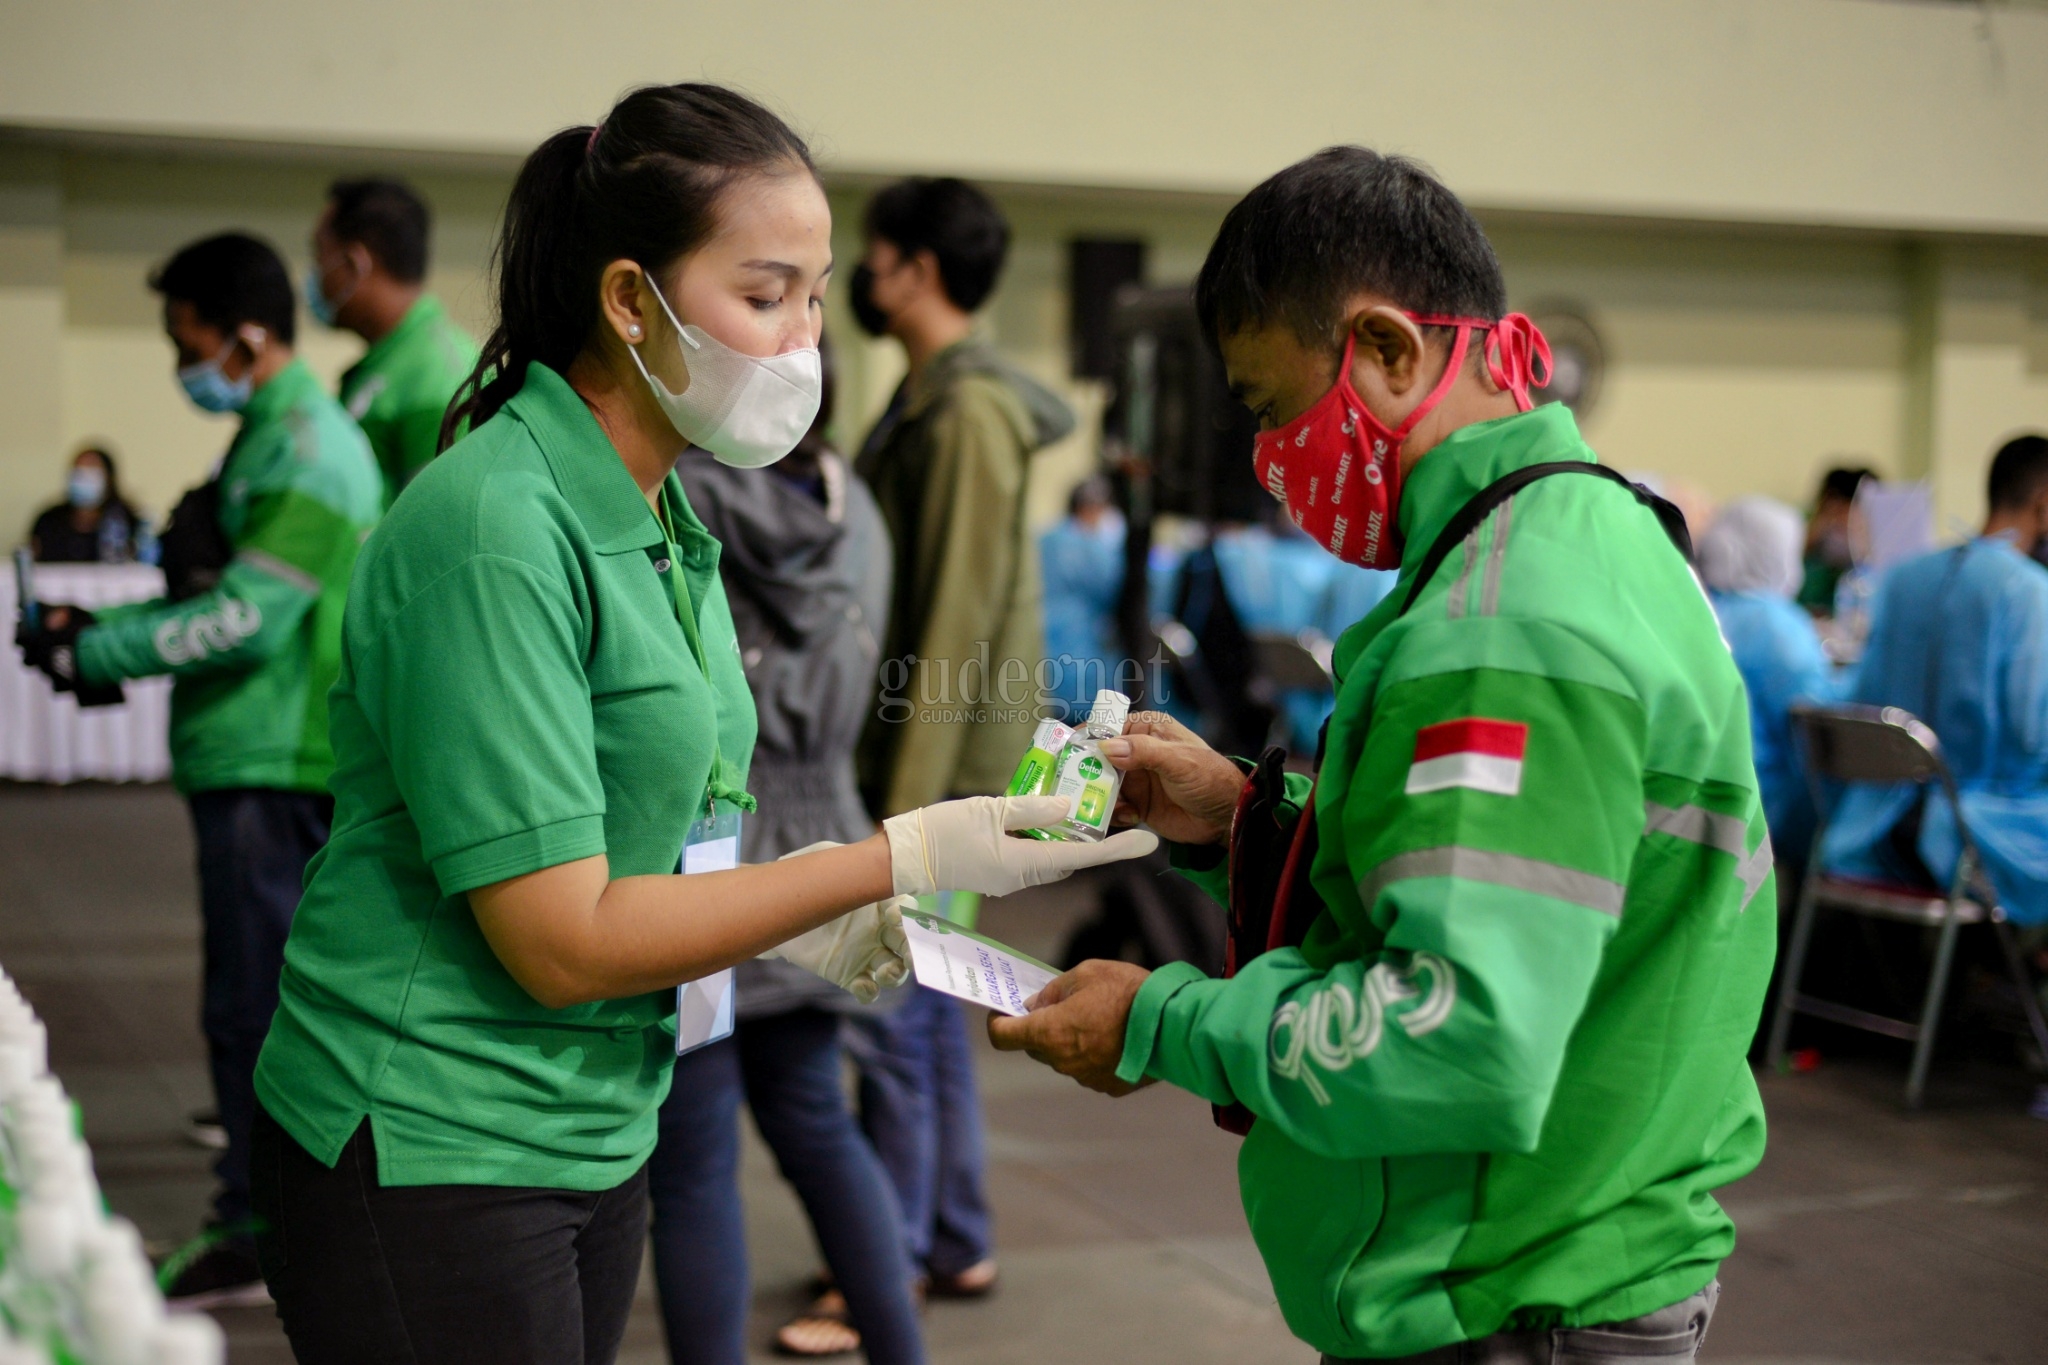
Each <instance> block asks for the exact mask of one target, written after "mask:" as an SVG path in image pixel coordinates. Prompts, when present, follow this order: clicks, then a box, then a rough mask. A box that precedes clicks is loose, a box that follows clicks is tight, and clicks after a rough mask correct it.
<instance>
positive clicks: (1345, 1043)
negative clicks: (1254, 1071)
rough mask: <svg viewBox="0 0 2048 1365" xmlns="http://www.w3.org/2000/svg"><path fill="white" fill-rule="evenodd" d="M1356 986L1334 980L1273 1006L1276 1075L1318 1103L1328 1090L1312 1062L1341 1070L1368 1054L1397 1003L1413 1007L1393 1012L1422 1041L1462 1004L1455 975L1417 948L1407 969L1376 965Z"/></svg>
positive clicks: (1270, 1045) (1270, 1038) (1271, 1046)
mask: <svg viewBox="0 0 2048 1365" xmlns="http://www.w3.org/2000/svg"><path fill="white" fill-rule="evenodd" d="M1424 977H1427V978H1429V989H1428V990H1427V991H1424V990H1423V989H1422V987H1421V985H1420V984H1418V983H1419V982H1420V981H1421V979H1422V978H1424ZM1358 986H1359V989H1358V993H1357V994H1356V995H1353V994H1352V993H1351V987H1349V986H1347V985H1345V984H1344V983H1343V982H1341V981H1333V982H1331V983H1330V984H1329V985H1327V986H1325V987H1323V988H1322V989H1321V990H1319V991H1313V992H1311V993H1310V994H1309V995H1308V996H1307V997H1306V998H1305V999H1302V1000H1289V1001H1288V1002H1287V1003H1285V1004H1283V1005H1282V1006H1280V1008H1279V1009H1277V1010H1275V1011H1273V1025H1272V1028H1271V1029H1270V1030H1269V1031H1268V1033H1267V1035H1266V1042H1267V1050H1268V1052H1269V1053H1270V1055H1271V1057H1272V1061H1273V1074H1274V1075H1276V1076H1279V1077H1282V1078H1283V1079H1286V1080H1290V1081H1300V1082H1301V1083H1302V1084H1303V1085H1304V1086H1306V1087H1307V1088H1308V1093H1309V1094H1311V1095H1313V1096H1314V1097H1315V1101H1316V1103H1317V1104H1328V1103H1329V1102H1330V1092H1329V1091H1328V1090H1326V1089H1324V1088H1323V1083H1322V1081H1321V1080H1320V1079H1318V1078H1317V1076H1316V1074H1315V1072H1313V1071H1311V1070H1309V1066H1308V1064H1309V1063H1310V1062H1314V1063H1315V1064H1316V1065H1317V1066H1319V1067H1321V1068H1322V1069H1323V1070H1324V1071H1326V1072H1331V1073H1335V1072H1339V1071H1343V1070H1345V1069H1346V1068H1348V1067H1349V1066H1350V1065H1351V1064H1352V1063H1353V1062H1355V1061H1357V1060H1358V1059H1359V1058H1361V1057H1370V1056H1371V1055H1372V1054H1373V1052H1374V1051H1376V1050H1377V1049H1378V1047H1379V1045H1380V1040H1381V1039H1382V1038H1384V1037H1385V1036H1386V1021H1387V1017H1388V1015H1389V1014H1390V1013H1392V1012H1393V1009H1394V1007H1395V1006H1396V1005H1407V1006H1408V1008H1406V1009H1404V1010H1402V1011H1401V1012H1400V1013H1399V1014H1396V1015H1394V1019H1395V1022H1397V1023H1399V1024H1400V1026H1401V1029H1402V1031H1403V1032H1405V1033H1406V1034H1407V1035H1408V1036H1409V1037H1410V1038H1420V1037H1421V1036H1422V1035H1424V1034H1425V1033H1432V1032H1434V1031H1436V1030H1437V1029H1440V1028H1442V1027H1443V1025H1444V1021H1445V1020H1446V1019H1449V1018H1450V1017H1451V1009H1452V1007H1453V1006H1455V1005H1456V1004H1457V1003H1458V976H1457V972H1456V971H1455V970H1454V969H1453V968H1452V966H1451V964H1450V963H1449V962H1448V961H1446V960H1445V959H1444V958H1442V957H1439V956H1438V955H1437V954H1435V953H1417V954H1415V955H1414V956H1413V957H1412V958H1410V959H1409V960H1408V965H1407V967H1405V968H1400V967H1396V966H1394V964H1393V963H1391V962H1380V963H1376V964H1374V966H1373V967H1372V969H1371V970H1369V971H1368V972H1366V974H1365V976H1364V978H1363V979H1362V980H1361V981H1360V982H1359V983H1358Z"/></svg>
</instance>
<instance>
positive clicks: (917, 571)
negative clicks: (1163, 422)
mask: <svg viewBox="0 0 2048 1365" xmlns="http://www.w3.org/2000/svg"><path fill="white" fill-rule="evenodd" d="M863 231H864V236H865V240H866V248H865V254H864V255H863V257H862V258H861V263H860V266H859V268H858V269H857V270H856V271H855V272H854V276H853V282H852V300H853V313H854V320H855V321H856V322H858V323H859V324H860V326H861V328H862V329H863V330H864V331H866V332H867V333H868V334H869V335H870V336H877V337H880V336H887V337H890V338H892V339H894V340H895V341H896V343H897V344H898V345H900V346H902V348H903V354H904V358H905V359H906V360H907V361H908V362H909V373H907V374H906V375H905V376H904V378H903V382H902V383H901V384H899V385H898V386H897V388H896V392H895V394H894V396H893V397H891V398H890V400H889V405H888V407H887V408H886V409H884V411H883V413H882V416H881V418H880V419H879V420H878V421H877V422H876V423H875V426H874V429H873V430H872V431H870V432H869V433H868V437H867V440H866V441H865V442H864V443H863V445H862V447H861V453H860V459H859V462H858V466H857V467H858V471H859V473H860V476H861V477H862V478H863V479H865V480H866V481H867V484H868V486H869V487H870V488H872V489H873V490H874V493H875V501H876V502H877V504H878V505H879V506H880V507H881V509H882V519H883V521H884V522H885V523H887V525H888V528H889V536H890V539H891V541H892V542H893V543H894V546H895V564H894V566H893V570H892V577H893V584H892V587H891V591H890V606H889V625H888V632H887V634H886V635H884V637H883V644H882V669H883V676H882V681H883V685H884V688H885V695H884V696H883V697H882V698H881V701H880V704H879V705H877V706H876V708H875V710H874V712H873V714H872V715H871V716H870V718H869V720H868V725H867V729H866V732H865V733H864V734H863V736H862V738H861V748H860V754H859V768H860V780H861V789H862V795H863V797H864V798H865V799H866V801H867V803H868V809H869V810H870V811H872V812H873V813H874V814H876V815H878V816H891V815H895V814H896V813H897V812H899V811H904V810H910V809H913V808H915V807H918V806H921V805H924V804H926V803H927V802H931V801H937V800H941V799H943V798H946V797H950V796H966V795H971V794H975V793H988V792H1000V791H1001V790H1003V788H1004V787H1005V786H1006V785H1008V783H1009V780H1010V773H1011V771H1012V769H1014V768H1015V767H1016V764H1017V758H1018V756H1019V755H1020V754H1022V753H1023V752H1024V751H1025V749H1027V748H1029V747H1030V743H1031V732H1032V729H1033V727H1034V725H1035V724H1036V706H1035V703H1036V702H1037V697H1036V693H1035V689H1036V672H1037V668H1038V665H1039V662H1040V661H1041V660H1042V659H1043V658H1044V655H1045V635H1044V624H1043V622H1042V620H1041V617H1040V591H1041V590H1040V582H1039V572H1038V547H1037V545H1036V544H1035V543H1034V542H1033V540H1032V537H1031V535H1030V533H1029V531H1028V530H1027V528H1026V527H1025V524H1024V517H1025V510H1026V509H1025V490H1026V485H1027V484H1028V482H1029V476H1030V469H1031V457H1032V456H1033V455H1034V454H1036V453H1037V452H1038V451H1039V450H1041V449H1043V448H1044V447H1045V446H1047V445H1049V444H1051V443H1052V442H1054V441H1057V440H1059V439H1060V438H1061V437H1063V436H1065V435H1067V433H1069V432H1071V431H1072V430H1073V429H1074V414H1073V412H1072V411H1071V410H1070V409H1069V408H1068V407H1067V405H1066V404H1065V403H1063V402H1061V401H1060V399H1059V398H1058V396H1056V395H1055V394H1053V393H1052V392H1051V391H1050V390H1048V389H1047V388H1045V386H1044V385H1042V384H1039V383H1038V382H1037V381H1035V380H1033V379H1031V378H1029V377H1028V376H1026V375H1024V374H1023V373H1021V372H1020V371H1018V370H1017V369H1016V368H1015V367H1014V366H1012V365H1011V364H1009V363H1008V362H1007V361H1005V360H1004V359H1003V358H1002V357H1001V356H1000V355H998V354H997V353H996V349H995V347H994V345H992V344H991V343H990V342H989V341H988V339H987V338H986V337H984V336H983V335H982V334H981V333H980V332H979V330H978V329H977V328H976V325H975V318H974V315H975V313H976V311H977V310H979V309H980V308H981V307H982V305H983V304H985V303H986V302H987V301H988V298H989V295H990V294H991V293H993V292H994V290H995V286H996V280H997V278H998V276H1000V275H1001V273H1002V269H1003V262H1004V259H1005V258H1006V257H1007V256H1008V254H1009V249H1010V225H1009V223H1008V221H1007V220H1005V219H1004V217H1003V215H1002V213H1001V211H1000V210H998V209H997V208H996V206H995V204H994V203H993V202H992V201H991V200H990V199H989V197H988V196H987V195H986V194H983V193H982V192H981V191H980V190H979V189H977V188H975V187H974V186H973V185H970V184H967V183H966V182H965V181H962V180H954V179H936V180H935V179H928V178H925V177H915V178H912V179H909V180H900V181H897V182H896V183H895V184H893V185H890V186H887V187H886V188H884V189H882V190H881V191H879V192H878V193H877V194H876V195H875V197H874V198H873V199H871V200H869V201H868V207H867V215H866V220H865V222H864V223H863ZM898 668H900V669H901V670H902V672H901V674H900V675H898V674H897V673H896V672H895V670H896V669H898ZM899 676H900V679H901V682H900V686H899V687H898V688H897V689H894V690H896V691H898V692H900V695H898V696H894V697H892V696H890V695H887V692H888V691H889V690H891V689H890V687H889V684H890V681H891V678H892V677H899ZM935 699H936V700H935ZM932 908H933V909H935V910H937V911H938V912H939V913H941V914H946V915H949V916H950V917H952V918H954V919H957V920H960V921H962V922H963V923H966V924H969V925H972V923H973V921H974V914H975V909H976V906H975V903H974V902H973V901H972V900H971V899H969V898H966V897H957V898H949V899H948V900H946V901H944V902H942V903H935V904H934V905H933V906H932ZM912 989H913V991H914V992H915V994H914V995H913V997H912V999H911V1001H910V1002H909V1003H908V1004H906V1005H905V1006H903V1008H901V1009H899V1010H897V1011H896V1012H895V1013H893V1014H889V1015H883V1016H862V1017H861V1018H860V1019H858V1020H856V1021H855V1022H854V1025H853V1028H852V1031H851V1033H850V1035H849V1042H850V1045H851V1046H852V1047H853V1049H854V1055H855V1058H856V1060H857V1061H858V1062H859V1065H860V1069H861V1118H862V1122H863V1123H864V1124H865V1126H866V1128H867V1132H868V1136H869V1137H870V1138H871V1139H872V1140H873V1141H874V1143H875V1147H876V1149H877V1150H878V1151H879V1152H880V1153H881V1154H882V1160H883V1162H884V1163H885V1164H886V1165H887V1166H888V1167H889V1171H890V1174H891V1176H892V1177H893V1178H894V1180H895V1182H896V1191H897V1195H898V1197H899V1198H900V1199H901V1200H902V1203H903V1215H904V1218H905V1220H906V1222H907V1225H908V1227H909V1232H910V1239H911V1254H912V1258H913V1260H914V1261H915V1263H916V1264H917V1266H918V1267H919V1269H920V1270H921V1271H922V1272H923V1273H925V1274H926V1275H927V1276H928V1277H929V1282H930V1292H931V1293H933V1294H936V1295H975V1294H982V1293H986V1292H987V1291H988V1289H989V1288H990V1287H991V1286H992V1285H993V1284H994V1283H995V1275H996V1266H995V1260H994V1257H993V1251H994V1245H993V1242H992V1240H991V1232H990V1227H989V1212H988V1199H987V1195H986V1193H985V1191H984V1190H983V1188H982V1131H981V1101H980V1097H979V1095H978V1094H977V1093H976V1090H975V1081H974V1067H973V1062H972V1058H971V1054H970V1053H969V1051H968V1040H967V1027H966V1020H965V1017H964V1016H963V1015H962V1014H961V1012H960V1006H959V1003H958V1002H957V1001H955V1000H953V999H951V998H950V997H948V996H943V995H940V994H938V993H937V992H936V991H928V990H925V989H924V988H922V987H913V988H912Z"/></svg>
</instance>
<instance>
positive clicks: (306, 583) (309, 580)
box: [235, 550, 321, 597]
mask: <svg viewBox="0 0 2048 1365" xmlns="http://www.w3.org/2000/svg"><path fill="white" fill-rule="evenodd" d="M235 558H236V559H239V560H241V561H242V562H243V563H244V564H247V565H248V566H249V567H250V568H252V569H254V570H256V571H257V572H258V573H266V574H269V575H270V576H271V577H272V578H275V579H277V580H278V581H279V582H280V583H285V584H289V585H290V586H292V587H294V588H297V589H298V590H299V591H300V592H302V593H305V594H306V595H307V596H309V597H318V596H319V595H320V591H321V584H320V580H319V579H317V578H315V577H313V575H311V574H309V573H307V572H306V571H305V570H304V569H302V568H300V567H299V566H298V565H296V564H287V563H286V562H285V561H283V560H282V559H279V558H278V557H277V556H276V555H274V554H271V553H270V552H268V551H267V550H242V551H238V552H237V553H236V555H235Z"/></svg>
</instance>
